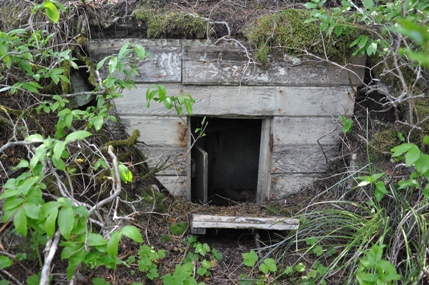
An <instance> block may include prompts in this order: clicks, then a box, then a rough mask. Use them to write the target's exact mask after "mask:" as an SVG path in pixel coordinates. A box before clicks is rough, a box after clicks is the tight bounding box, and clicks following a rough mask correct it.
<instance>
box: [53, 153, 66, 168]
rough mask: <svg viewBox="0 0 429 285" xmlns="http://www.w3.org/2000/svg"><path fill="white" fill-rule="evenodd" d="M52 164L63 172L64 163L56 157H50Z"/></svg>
mask: <svg viewBox="0 0 429 285" xmlns="http://www.w3.org/2000/svg"><path fill="white" fill-rule="evenodd" d="M52 163H53V164H54V166H55V167H56V168H57V169H59V170H65V169H66V164H65V163H64V161H63V160H62V159H61V158H56V156H53V157H52Z"/></svg>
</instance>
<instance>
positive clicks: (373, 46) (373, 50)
mask: <svg viewBox="0 0 429 285" xmlns="http://www.w3.org/2000/svg"><path fill="white" fill-rule="evenodd" d="M376 52H377V43H376V42H372V43H370V44H369V46H368V47H367V49H366V53H367V55H368V56H371V55H373V54H375V53H376Z"/></svg>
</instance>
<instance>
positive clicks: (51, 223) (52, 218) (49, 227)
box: [45, 206, 58, 238]
mask: <svg viewBox="0 0 429 285" xmlns="http://www.w3.org/2000/svg"><path fill="white" fill-rule="evenodd" d="M57 217H58V206H57V207H55V208H52V210H50V211H49V214H48V216H47V218H46V220H45V231H46V234H47V235H48V237H50V238H51V237H53V236H54V233H55V230H56V224H57Z"/></svg>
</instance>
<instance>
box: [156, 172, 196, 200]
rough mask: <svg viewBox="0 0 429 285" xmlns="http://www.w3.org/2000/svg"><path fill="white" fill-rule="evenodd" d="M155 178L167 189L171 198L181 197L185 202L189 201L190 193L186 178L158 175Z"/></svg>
mask: <svg viewBox="0 0 429 285" xmlns="http://www.w3.org/2000/svg"><path fill="white" fill-rule="evenodd" d="M156 178H157V179H158V180H159V182H161V184H162V185H163V186H164V187H165V189H167V190H168V191H169V192H170V194H171V195H172V196H175V197H179V196H182V197H184V198H185V199H187V200H191V193H190V191H189V188H190V187H189V182H188V179H187V177H186V176H162V175H158V176H156Z"/></svg>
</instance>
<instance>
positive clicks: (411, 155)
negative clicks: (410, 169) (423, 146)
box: [405, 145, 422, 166]
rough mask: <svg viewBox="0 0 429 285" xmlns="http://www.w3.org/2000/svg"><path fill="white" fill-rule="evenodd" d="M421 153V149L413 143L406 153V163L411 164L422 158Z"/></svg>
mask: <svg viewBox="0 0 429 285" xmlns="http://www.w3.org/2000/svg"><path fill="white" fill-rule="evenodd" d="M421 153H422V152H421V151H420V149H419V148H418V147H417V146H416V145H413V147H412V148H410V149H409V150H408V151H407V153H406V154H405V164H406V165H407V166H411V165H412V164H413V163H414V162H416V161H417V160H418V159H419V158H420V155H421Z"/></svg>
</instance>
